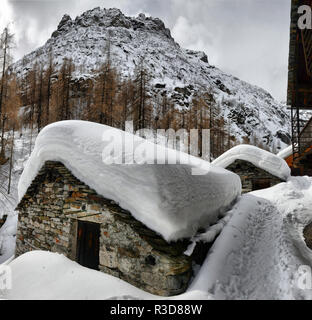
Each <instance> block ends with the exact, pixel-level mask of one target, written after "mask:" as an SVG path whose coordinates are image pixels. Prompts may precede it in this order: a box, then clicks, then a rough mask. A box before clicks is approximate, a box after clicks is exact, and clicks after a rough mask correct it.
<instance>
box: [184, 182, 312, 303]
mask: <svg viewBox="0 0 312 320" xmlns="http://www.w3.org/2000/svg"><path fill="white" fill-rule="evenodd" d="M311 207H312V179H311V178H308V177H300V178H290V179H289V181H288V182H287V183H281V184H279V185H277V186H275V187H273V188H270V189H266V190H261V191H257V192H253V193H251V194H248V195H244V196H242V197H241V199H240V201H239V202H238V203H237V204H236V205H235V207H234V208H233V209H232V210H231V211H230V212H229V216H230V217H231V219H230V222H229V223H228V224H227V225H226V226H225V228H224V229H223V231H222V233H221V235H220V236H219V238H218V239H217V240H216V242H215V244H214V245H213V247H212V249H211V251H210V254H209V255H208V257H207V259H206V261H205V263H204V265H203V267H202V268H201V270H200V272H199V273H198V275H197V277H196V279H195V280H194V282H193V283H192V285H191V286H190V287H189V290H188V291H189V292H192V291H193V290H200V291H205V292H208V293H209V292H210V293H213V295H214V297H215V298H216V299H229V300H231V299H269V300H282V299H298V300H299V299H309V300H310V299H311V298H312V290H311V289H312V286H311V287H310V288H309V289H310V290H302V289H303V288H302V287H300V286H299V284H302V283H303V281H302V278H300V276H301V277H302V274H301V273H300V267H301V266H304V265H312V251H311V250H310V249H309V248H308V247H307V246H306V244H305V242H304V237H303V229H304V227H305V226H306V225H308V224H309V223H311V221H312V212H311ZM304 279H308V274H307V275H306V277H305V278H304ZM306 285H307V286H309V285H312V283H309V282H307V283H306Z"/></svg>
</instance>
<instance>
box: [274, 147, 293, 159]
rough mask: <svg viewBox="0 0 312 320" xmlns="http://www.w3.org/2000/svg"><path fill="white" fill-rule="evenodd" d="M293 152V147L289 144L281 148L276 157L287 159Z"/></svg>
mask: <svg viewBox="0 0 312 320" xmlns="http://www.w3.org/2000/svg"><path fill="white" fill-rule="evenodd" d="M292 154H293V147H292V146H289V147H287V148H286V149H284V150H282V151H281V152H280V153H278V154H277V156H278V157H280V158H282V159H287V158H288V157H290V156H291V155H292Z"/></svg>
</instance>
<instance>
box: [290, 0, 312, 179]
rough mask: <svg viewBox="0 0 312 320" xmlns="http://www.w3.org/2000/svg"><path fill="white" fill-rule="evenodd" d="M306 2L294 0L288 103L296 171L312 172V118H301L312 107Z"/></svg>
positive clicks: (309, 0)
mask: <svg viewBox="0 0 312 320" xmlns="http://www.w3.org/2000/svg"><path fill="white" fill-rule="evenodd" d="M302 5H308V6H312V0H292V5H291V27H290V50H289V75H288V96H287V102H288V105H289V106H290V107H291V123H292V144H293V156H292V166H293V171H294V172H293V173H295V174H298V175H305V174H309V175H311V173H312V158H311V157H312V118H311V119H310V120H309V121H308V122H306V121H303V120H302V118H301V113H302V110H312V30H311V29H304V30H301V29H300V28H299V26H298V21H299V18H300V14H299V13H298V9H299V7H300V6H302Z"/></svg>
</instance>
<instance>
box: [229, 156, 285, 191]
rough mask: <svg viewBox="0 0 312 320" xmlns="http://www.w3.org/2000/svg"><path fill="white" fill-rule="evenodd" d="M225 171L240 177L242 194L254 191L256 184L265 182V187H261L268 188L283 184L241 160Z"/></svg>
mask: <svg viewBox="0 0 312 320" xmlns="http://www.w3.org/2000/svg"><path fill="white" fill-rule="evenodd" d="M226 169H227V170H229V171H232V172H234V173H236V174H238V175H239V176H240V178H241V180H242V186H243V193H249V192H251V191H254V190H255V185H256V184H257V183H262V182H265V183H267V185H266V186H263V187H264V188H269V187H273V186H275V185H277V184H279V183H281V182H284V181H282V180H281V179H280V178H278V177H275V176H273V175H272V174H270V173H269V172H266V171H264V170H262V169H260V168H257V167H256V166H254V165H253V164H252V163H250V162H247V161H243V160H236V161H235V162H234V163H232V164H231V165H230V166H228V167H227V168H226Z"/></svg>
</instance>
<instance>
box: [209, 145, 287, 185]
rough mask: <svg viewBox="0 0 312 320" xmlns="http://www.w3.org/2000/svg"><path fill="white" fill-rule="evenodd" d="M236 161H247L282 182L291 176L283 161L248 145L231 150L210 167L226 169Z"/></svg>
mask: <svg viewBox="0 0 312 320" xmlns="http://www.w3.org/2000/svg"><path fill="white" fill-rule="evenodd" d="M236 160H244V161H248V162H250V163H252V164H253V165H255V166H256V167H258V168H260V169H263V170H265V171H267V172H269V173H271V174H272V175H274V176H276V177H279V178H280V179H281V180H284V181H286V180H287V179H288V178H289V177H290V174H291V172H290V168H289V166H288V165H287V163H286V162H285V161H284V160H283V159H281V158H280V157H278V156H276V155H274V154H272V153H270V152H268V151H265V150H262V149H260V148H257V147H254V146H249V145H239V146H236V147H234V148H232V149H231V150H229V151H227V152H225V153H224V154H223V155H221V156H220V157H219V158H217V159H216V160H215V161H213V162H212V165H214V166H217V167H221V168H227V167H228V166H229V165H231V164H232V163H234V162H235V161H236Z"/></svg>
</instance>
